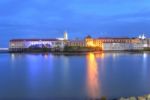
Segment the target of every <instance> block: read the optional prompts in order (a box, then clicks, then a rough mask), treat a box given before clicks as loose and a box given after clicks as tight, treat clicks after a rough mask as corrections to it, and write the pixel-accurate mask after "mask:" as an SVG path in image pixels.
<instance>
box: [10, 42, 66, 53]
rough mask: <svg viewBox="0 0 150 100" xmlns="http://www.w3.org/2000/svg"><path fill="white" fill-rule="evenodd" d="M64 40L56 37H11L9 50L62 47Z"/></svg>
mask: <svg viewBox="0 0 150 100" xmlns="http://www.w3.org/2000/svg"><path fill="white" fill-rule="evenodd" d="M64 44H65V43H64V41H62V40H58V39H13V40H10V43H9V49H10V51H22V50H24V49H28V48H49V49H53V48H60V49H63V48H64Z"/></svg>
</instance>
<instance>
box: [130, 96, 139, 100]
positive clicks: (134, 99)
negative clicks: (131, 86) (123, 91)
mask: <svg viewBox="0 0 150 100" xmlns="http://www.w3.org/2000/svg"><path fill="white" fill-rule="evenodd" d="M129 100H137V99H136V97H130V98H129Z"/></svg>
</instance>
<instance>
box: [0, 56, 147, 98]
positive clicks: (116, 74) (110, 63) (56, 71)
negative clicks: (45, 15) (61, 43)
mask: <svg viewBox="0 0 150 100" xmlns="http://www.w3.org/2000/svg"><path fill="white" fill-rule="evenodd" d="M0 64H1V66H0V80H1V83H0V88H1V90H0V98H1V97H10V98H11V97H13V98H14V97H20V98H23V97H27V98H29V97H32V98H41V99H43V98H44V97H46V98H55V97H59V98H61V97H63V98H64V97H73V98H76V97H77V98H87V97H88V98H99V97H101V96H106V97H110V98H114V97H120V96H134V95H135V96H136V95H144V94H147V93H150V78H149V76H150V74H149V73H150V67H149V65H150V53H96V54H94V53H88V54H86V55H84V54H83V55H67V56H66V55H57V56H56V55H53V54H48V53H46V54H1V56H0ZM14 91H16V92H14Z"/></svg>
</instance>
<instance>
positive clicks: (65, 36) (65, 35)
mask: <svg viewBox="0 0 150 100" xmlns="http://www.w3.org/2000/svg"><path fill="white" fill-rule="evenodd" d="M64 40H68V33H67V32H65V33H64Z"/></svg>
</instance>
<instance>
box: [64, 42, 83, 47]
mask: <svg viewBox="0 0 150 100" xmlns="http://www.w3.org/2000/svg"><path fill="white" fill-rule="evenodd" d="M66 46H78V47H85V46H86V44H85V41H84V40H68V41H67V42H66Z"/></svg>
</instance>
